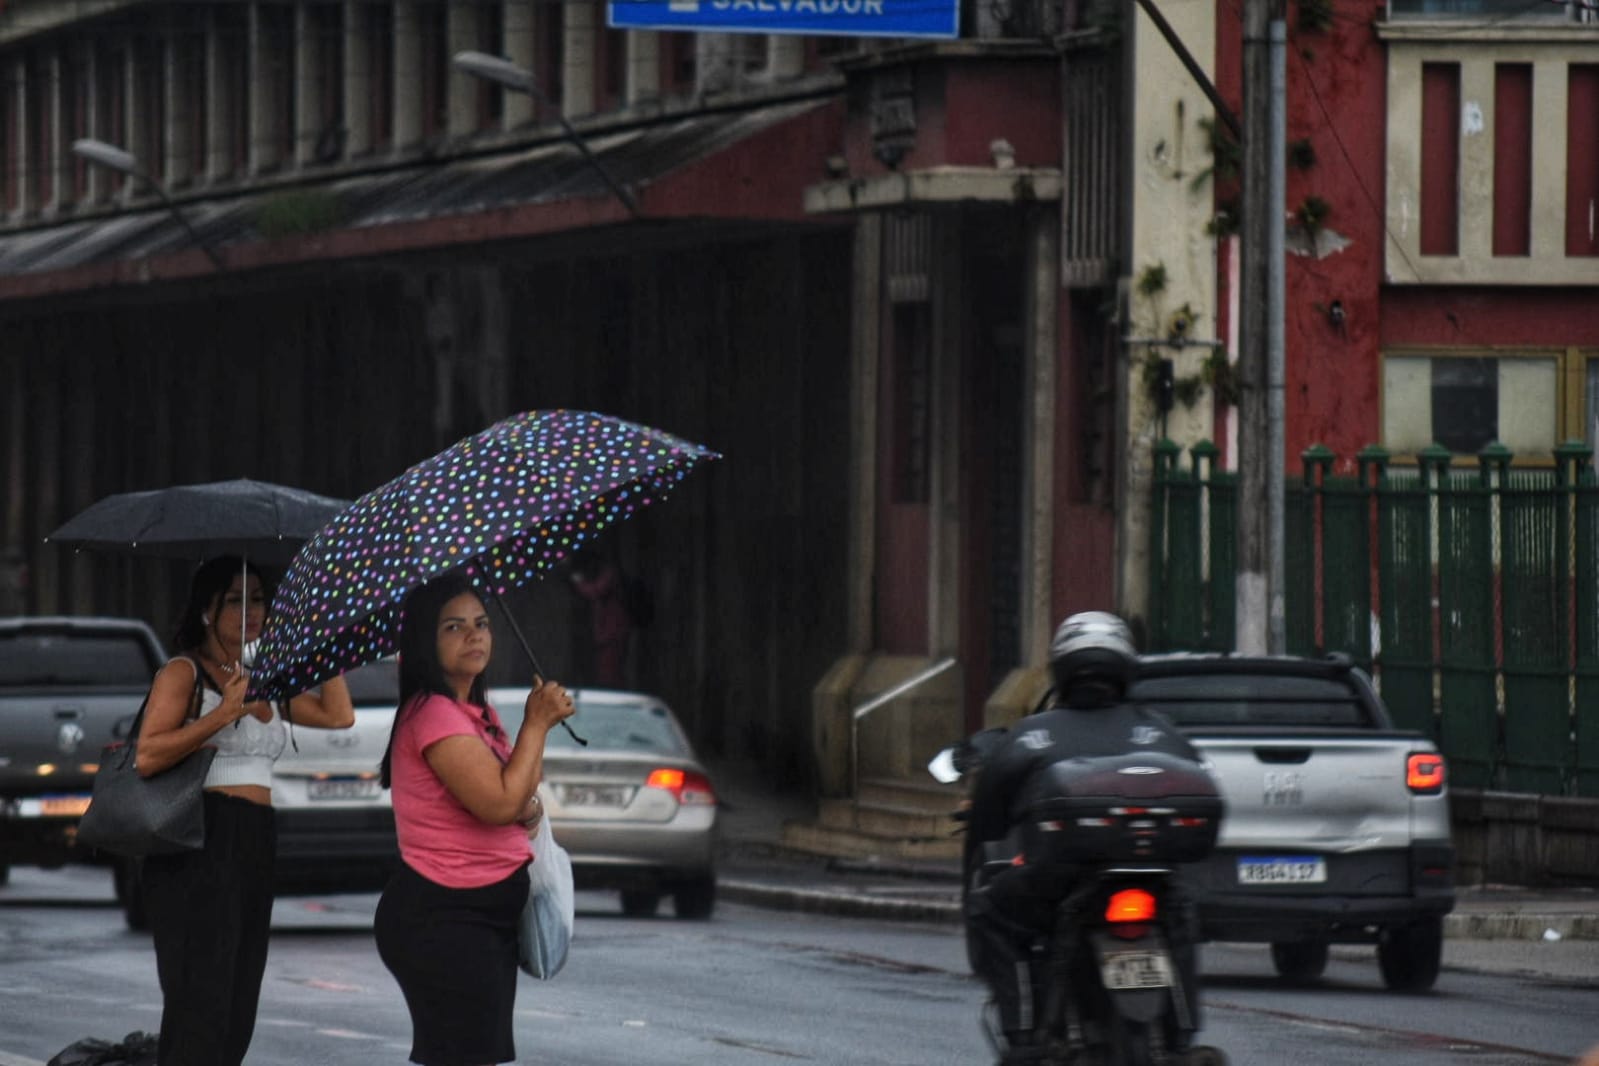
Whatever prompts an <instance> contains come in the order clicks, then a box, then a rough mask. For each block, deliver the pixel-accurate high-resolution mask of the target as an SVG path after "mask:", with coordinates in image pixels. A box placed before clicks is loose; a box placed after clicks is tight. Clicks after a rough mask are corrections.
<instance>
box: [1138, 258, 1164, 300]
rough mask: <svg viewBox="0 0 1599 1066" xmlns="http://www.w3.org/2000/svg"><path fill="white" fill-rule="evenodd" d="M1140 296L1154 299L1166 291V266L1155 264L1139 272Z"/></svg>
mask: <svg viewBox="0 0 1599 1066" xmlns="http://www.w3.org/2000/svg"><path fill="white" fill-rule="evenodd" d="M1137 285H1138V295H1140V296H1145V297H1153V296H1156V295H1158V294H1160V293H1162V292H1165V291H1166V264H1165V263H1153V264H1151V265H1149V266H1147V267H1145V268H1144V269H1143V270H1141V271H1139V272H1138V281H1137Z"/></svg>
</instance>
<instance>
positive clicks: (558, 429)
mask: <svg viewBox="0 0 1599 1066" xmlns="http://www.w3.org/2000/svg"><path fill="white" fill-rule="evenodd" d="M715 458H719V456H718V455H717V453H716V452H713V451H710V450H709V449H707V448H703V447H701V446H700V445H697V444H691V443H689V442H688V441H685V440H682V439H680V438H678V437H674V436H672V435H671V434H669V433H665V432H663V431H661V430H658V429H652V428H650V427H648V426H641V425H638V424H636V423H633V422H627V421H624V420H622V419H620V418H615V417H613V416H611V415H604V414H596V413H594V412H592V411H569V410H556V411H532V412H526V413H523V414H519V415H513V416H511V417H510V418H507V419H504V420H503V421H500V422H497V423H495V424H494V425H492V426H490V427H489V428H488V429H485V430H483V431H482V432H481V433H478V434H475V435H474V436H471V437H467V438H466V439H464V440H461V441H457V442H456V443H455V444H453V445H451V446H450V447H449V448H447V449H445V450H444V451H442V452H440V453H439V454H437V455H435V456H433V457H432V458H430V459H425V460H423V461H422V462H420V463H418V464H416V465H415V466H413V467H411V469H409V470H407V471H406V472H405V473H403V474H401V475H400V476H399V477H397V478H395V479H394V480H392V481H390V482H388V483H387V484H385V485H383V486H380V487H379V488H376V489H373V490H372V491H371V492H369V493H367V494H366V495H364V496H362V497H361V498H360V499H358V500H356V501H355V502H354V503H352V504H351V505H350V506H349V507H347V508H345V509H344V510H343V511H341V512H340V513H339V514H338V515H337V516H336V517H335V518H334V519H333V521H332V522H330V523H328V525H327V526H325V527H324V528H323V529H322V530H321V531H320V532H319V533H317V534H316V536H314V537H312V538H311V539H310V540H309V541H308V542H307V543H306V544H305V546H304V547H303V548H301V550H300V552H299V554H298V555H296V556H295V558H294V561H293V562H292V563H291V564H290V566H289V569H288V572H287V573H286V574H284V577H283V581H282V582H281V583H280V584H279V585H278V590H277V594H276V595H275V596H274V597H273V601H272V613H271V615H270V617H269V618H268V620H267V624H266V629H265V631H264V632H263V633H262V636H261V646H260V648H259V649H258V650H257V652H256V657H255V668H254V671H253V672H252V674H251V679H250V689H251V693H252V695H253V697H255V698H262V699H286V698H288V697H289V696H292V695H294V694H295V693H298V692H303V691H305V690H306V689H308V688H311V687H312V686H314V685H317V684H320V683H321V682H323V681H326V680H327V679H328V678H330V677H334V676H335V675H337V674H341V673H344V672H345V671H347V670H351V669H353V668H355V667H357V666H360V665H362V664H364V663H369V662H374V661H376V660H377V659H379V658H382V657H383V656H384V655H388V654H390V653H392V652H394V651H395V650H397V648H398V646H399V636H400V627H399V622H400V605H401V604H402V602H403V601H404V599H405V597H406V595H407V594H408V593H409V592H410V591H411V590H412V589H414V588H416V587H417V586H418V585H421V584H423V583H424V582H427V581H429V580H431V579H433V578H435V577H438V576H439V575H440V574H443V573H446V572H447V571H450V570H454V569H456V568H458V567H466V568H467V572H468V573H469V574H470V575H471V576H472V580H473V581H474V583H476V584H477V586H478V587H479V588H480V589H482V590H483V591H484V593H485V594H486V595H488V596H490V597H491V598H498V597H499V596H501V595H503V594H504V593H505V592H506V591H507V590H508V589H511V588H515V587H518V586H520V585H524V584H526V583H528V582H530V581H532V580H534V579H535V578H537V577H540V576H542V575H543V574H544V573H545V572H547V571H548V570H550V569H551V568H553V567H555V566H556V565H557V564H559V563H560V562H562V561H563V560H565V559H566V558H567V557H568V556H570V555H571V554H572V553H573V552H575V551H576V550H578V549H579V548H580V547H582V546H584V545H585V544H586V543H588V542H589V541H590V540H592V539H593V538H594V536H595V535H596V534H597V533H599V532H600V531H601V530H603V529H605V528H606V527H608V526H610V525H611V524H613V523H615V522H619V521H621V520H623V519H626V518H628V517H630V516H632V515H634V514H636V513H637V512H639V511H641V510H643V509H644V508H646V507H649V506H650V505H652V504H654V503H657V502H659V501H660V500H661V499H663V498H665V496H666V495H667V494H668V493H669V492H670V491H671V490H672V488H673V487H674V486H676V485H677V484H678V483H679V482H680V481H682V480H683V478H684V477H685V476H687V474H688V472H689V471H690V470H691V469H693V468H694V466H695V465H697V464H698V463H700V462H702V461H704V460H707V459H715ZM507 617H509V616H507ZM513 626H514V623H513ZM517 636H518V638H520V637H521V634H520V633H518V634H517ZM523 646H524V647H526V646H527V643H526V641H525V640H523ZM528 655H529V657H530V658H532V649H530V648H529V649H528ZM534 669H535V670H537V669H538V664H537V660H534Z"/></svg>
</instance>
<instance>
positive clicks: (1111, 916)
mask: <svg viewBox="0 0 1599 1066" xmlns="http://www.w3.org/2000/svg"><path fill="white" fill-rule="evenodd" d="M1154 917H1155V897H1154V896H1152V895H1150V894H1149V893H1148V892H1146V891H1144V890H1143V889H1141V888H1124V889H1122V890H1121V891H1120V892H1117V893H1115V894H1114V895H1112V896H1111V897H1110V902H1109V903H1107V904H1105V920H1106V921H1107V922H1148V921H1152V920H1153V919H1154Z"/></svg>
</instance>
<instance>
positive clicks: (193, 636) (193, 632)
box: [172, 555, 272, 652]
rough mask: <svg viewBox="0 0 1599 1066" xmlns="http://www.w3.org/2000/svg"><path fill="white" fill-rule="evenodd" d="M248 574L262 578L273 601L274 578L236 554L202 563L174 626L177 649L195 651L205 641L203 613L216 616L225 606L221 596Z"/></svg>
mask: <svg viewBox="0 0 1599 1066" xmlns="http://www.w3.org/2000/svg"><path fill="white" fill-rule="evenodd" d="M241 574H243V575H245V578H246V586H248V579H249V578H250V577H255V578H257V579H259V580H260V582H261V592H262V594H264V595H265V596H266V600H267V602H268V603H271V602H272V580H271V579H270V578H269V577H268V576H267V575H266V574H264V573H262V572H261V571H260V570H258V569H256V568H255V567H253V566H251V565H250V564H249V563H247V562H246V561H245V560H244V559H242V558H240V557H239V556H237V555H219V556H217V557H216V558H214V559H207V560H206V561H205V562H203V563H201V564H200V567H199V569H197V570H196V571H195V572H194V576H193V577H192V578H190V579H189V599H188V602H187V603H185V604H184V605H183V613H182V614H181V615H179V616H178V624H177V625H176V626H175V627H174V628H173V630H172V646H173V647H174V648H175V649H177V650H178V651H180V652H182V651H193V650H194V649H196V648H198V647H199V646H200V645H202V644H204V643H205V623H204V622H203V621H201V616H202V615H207V614H209V615H211V616H212V617H213V618H214V617H216V615H217V614H219V613H220V612H221V610H222V600H223V598H224V597H226V596H227V594H228V589H229V588H231V587H232V585H233V579H234V578H236V577H238V576H239V575H241Z"/></svg>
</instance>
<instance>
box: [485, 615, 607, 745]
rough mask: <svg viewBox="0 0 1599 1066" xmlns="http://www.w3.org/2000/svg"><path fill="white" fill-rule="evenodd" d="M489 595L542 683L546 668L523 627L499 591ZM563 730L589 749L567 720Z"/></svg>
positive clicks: (562, 722)
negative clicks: (524, 634) (508, 624)
mask: <svg viewBox="0 0 1599 1066" xmlns="http://www.w3.org/2000/svg"><path fill="white" fill-rule="evenodd" d="M489 595H490V596H493V597H494V602H495V603H497V604H499V605H500V613H501V614H503V615H505V620H506V621H507V622H509V623H510V624H511V632H512V633H515V634H516V639H517V641H518V642H519V643H521V645H522V650H523V651H525V652H527V661H528V662H529V663H531V664H532V666H533V676H534V677H536V678H538V679H539V681H540V682H541V683H542V682H543V680H544V668H543V667H541V666H539V657H538V656H537V655H534V654H533V645H531V644H529V643H528V642H527V637H525V636H523V635H522V627H521V626H519V625H517V624H516V617H515V616H514V615H512V614H511V609H510V608H509V607H507V606H506V605H505V601H504V600H502V599H501V598H500V593H499V590H497V589H494V588H490V589H489ZM561 728H562V729H565V730H566V731H567V733H568V734H570V735H571V737H572V739H573V740H575V741H577V742H578V743H579V744H581V745H583V746H584V747H585V748H586V747H588V744H589V742H588V741H586V740H584V739H583V738H582V737H580V736H578V735H577V734H576V733H575V732H573V730H572V726H571V723H569V722H568V721H567V720H566V719H565V718H563V719H561Z"/></svg>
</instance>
